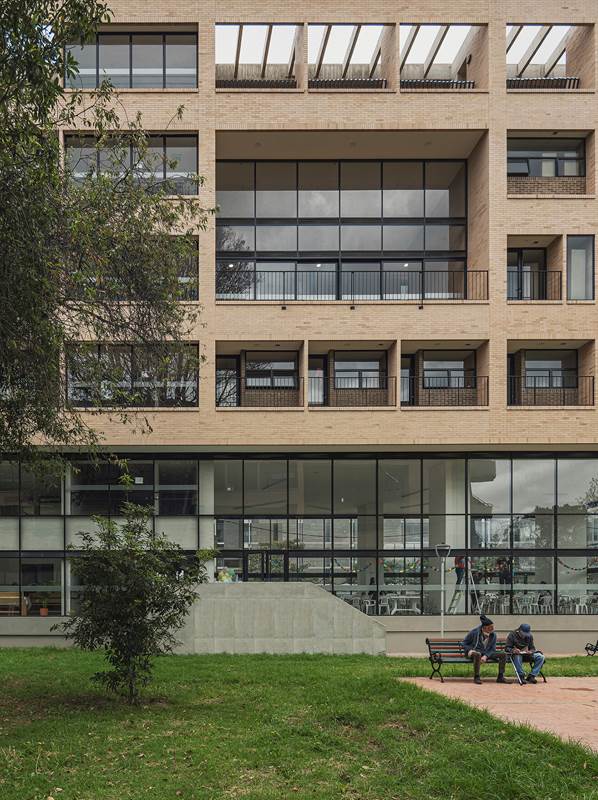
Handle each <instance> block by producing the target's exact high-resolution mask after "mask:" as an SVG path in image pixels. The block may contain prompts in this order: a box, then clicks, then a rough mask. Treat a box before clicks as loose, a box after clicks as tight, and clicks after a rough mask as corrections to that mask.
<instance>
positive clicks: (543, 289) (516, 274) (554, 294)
mask: <svg viewBox="0 0 598 800" xmlns="http://www.w3.org/2000/svg"><path fill="white" fill-rule="evenodd" d="M507 299H508V300H561V299H562V272H561V271H560V270H530V271H529V272H526V271H523V272H521V271H519V270H514V269H513V270H508V271H507Z"/></svg>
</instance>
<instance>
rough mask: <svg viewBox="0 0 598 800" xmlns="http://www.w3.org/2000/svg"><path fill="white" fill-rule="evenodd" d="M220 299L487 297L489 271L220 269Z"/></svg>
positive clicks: (448, 298) (217, 292) (433, 298)
mask: <svg viewBox="0 0 598 800" xmlns="http://www.w3.org/2000/svg"><path fill="white" fill-rule="evenodd" d="M216 299H217V300H277V301H283V302H284V301H287V300H346V301H350V302H358V301H370V300H396V301H402V300H417V301H420V302H421V301H423V300H487V299H488V271H487V270H409V271H407V270H385V271H369V270H342V271H340V272H338V271H336V270H327V271H323V270H297V271H295V270H288V271H275V270H255V271H254V270H251V271H250V270H247V271H244V270H235V271H234V272H232V271H230V270H227V269H222V270H218V271H217V273H216Z"/></svg>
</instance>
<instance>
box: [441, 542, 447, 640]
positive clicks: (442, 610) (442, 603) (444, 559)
mask: <svg viewBox="0 0 598 800" xmlns="http://www.w3.org/2000/svg"><path fill="white" fill-rule="evenodd" d="M441 564H442V566H441V568H440V638H441V639H444V570H445V566H446V558H445V557H444V556H443V557H442V559H441Z"/></svg>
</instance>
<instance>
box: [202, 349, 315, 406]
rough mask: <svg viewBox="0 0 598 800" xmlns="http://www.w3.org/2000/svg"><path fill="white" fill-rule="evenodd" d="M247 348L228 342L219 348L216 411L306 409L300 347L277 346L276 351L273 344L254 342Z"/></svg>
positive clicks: (217, 356)
mask: <svg viewBox="0 0 598 800" xmlns="http://www.w3.org/2000/svg"><path fill="white" fill-rule="evenodd" d="M246 347H247V349H246ZM246 347H245V346H244V345H240V344H235V343H227V342H221V343H219V344H218V346H217V355H216V407H217V408H296V407H303V378H302V377H301V376H300V375H299V362H300V346H299V344H298V343H296V342H277V343H276V345H275V348H276V349H272V348H273V345H272V343H271V342H263V343H262V342H254V343H247V345H246ZM250 348H253V349H250Z"/></svg>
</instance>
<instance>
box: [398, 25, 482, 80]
mask: <svg viewBox="0 0 598 800" xmlns="http://www.w3.org/2000/svg"><path fill="white" fill-rule="evenodd" d="M400 40H401V42H400V43H401V47H400V74H401V83H400V86H401V91H417V90H421V89H424V90H425V89H433V90H449V91H451V90H452V91H454V90H463V89H465V90H467V89H469V90H471V89H475V88H477V89H486V88H487V85H488V61H487V52H486V51H487V28H486V26H484V25H427V24H424V25H421V24H420V25H401V26H400Z"/></svg>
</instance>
